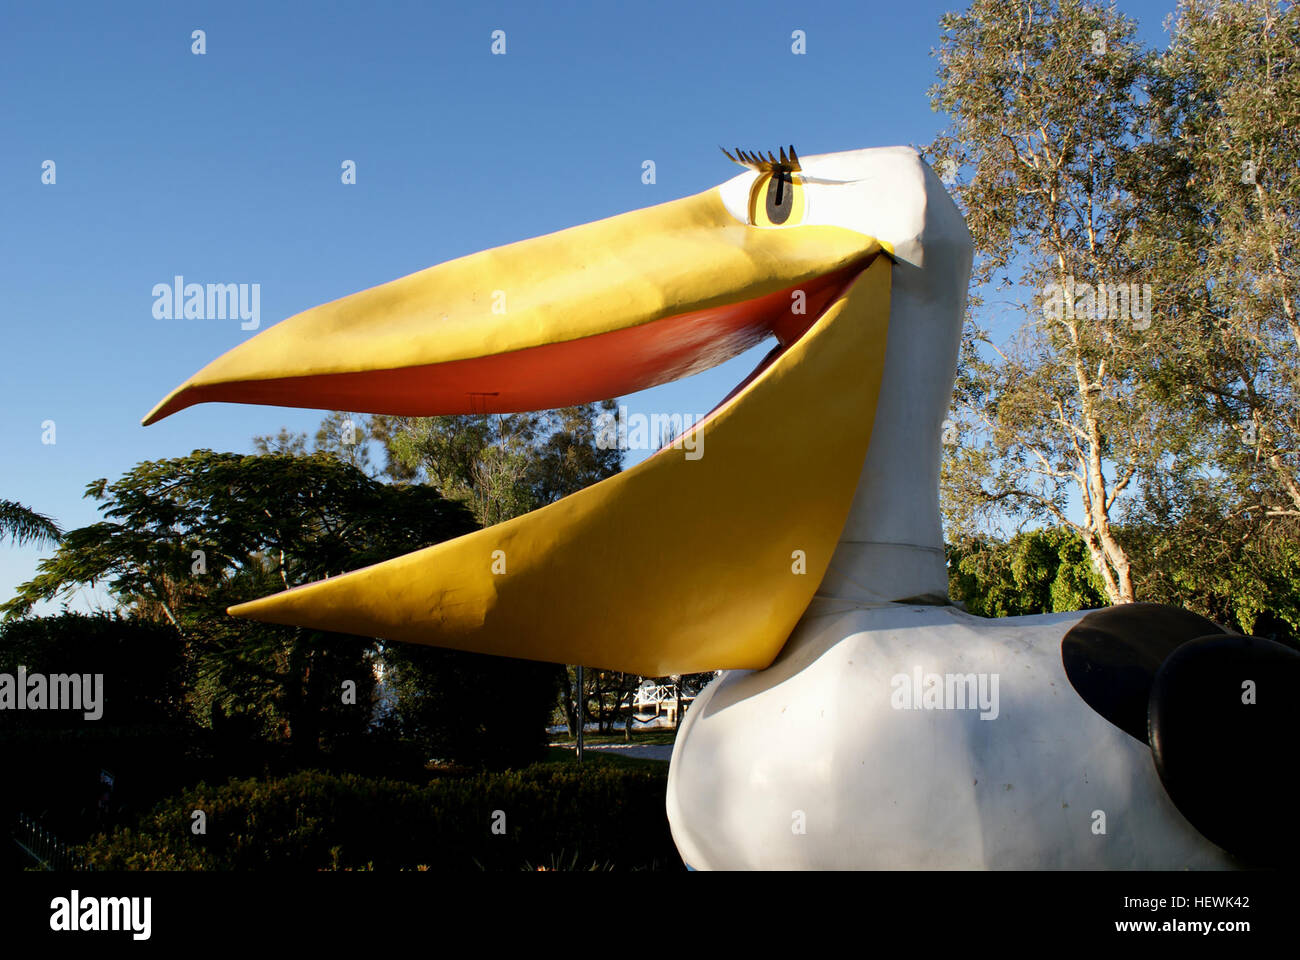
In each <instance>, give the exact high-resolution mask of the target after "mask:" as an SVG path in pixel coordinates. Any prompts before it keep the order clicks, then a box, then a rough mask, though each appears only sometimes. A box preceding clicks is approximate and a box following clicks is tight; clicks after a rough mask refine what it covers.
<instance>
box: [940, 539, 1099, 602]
mask: <svg viewBox="0 0 1300 960" xmlns="http://www.w3.org/2000/svg"><path fill="white" fill-rule="evenodd" d="M948 568H949V573H948V583H949V588H948V589H949V593H950V595H951V596H952V598H953V599H954V600H957V601H959V602H961V603H963V604H964V605H965V606H966V608H967V609H968V610H969V611H970V612H971V613H973V614H976V615H977V616H981V617H1018V616H1025V615H1028V614H1035V613H1063V612H1066V611H1070V610H1086V609H1090V608H1093V607H1101V606H1105V605H1106V595H1105V590H1104V587H1103V585H1102V581H1101V578H1100V577H1099V576H1098V575H1097V572H1096V570H1095V569H1094V567H1093V565H1092V560H1091V558H1090V556H1089V554H1088V549H1087V547H1086V546H1085V545H1084V542H1083V540H1082V538H1080V537H1079V535H1078V534H1076V533H1075V532H1074V531H1073V530H1069V529H1067V528H1050V529H1046V530H1032V531H1028V532H1025V533H1018V534H1016V535H1015V536H1014V537H1012V538H1011V539H1010V540H1009V541H1007V542H1005V543H1004V542H1001V541H997V540H992V539H979V540H973V541H969V542H967V543H965V544H963V545H961V546H955V547H949V548H948Z"/></svg>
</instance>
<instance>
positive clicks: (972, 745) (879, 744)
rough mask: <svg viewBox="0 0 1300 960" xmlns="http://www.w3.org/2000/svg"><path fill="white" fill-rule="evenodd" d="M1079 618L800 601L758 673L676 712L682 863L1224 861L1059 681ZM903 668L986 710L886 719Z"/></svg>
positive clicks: (1106, 725)
mask: <svg viewBox="0 0 1300 960" xmlns="http://www.w3.org/2000/svg"><path fill="white" fill-rule="evenodd" d="M1080 617H1081V614H1077V613H1066V614H1049V615H1045V616H1036V617H1015V618H1008V619H1004V620H988V619H984V618H981V617H973V616H970V615H968V614H965V613H963V612H961V611H960V610H958V609H957V608H955V607H951V606H915V605H907V604H880V605H862V606H854V605H851V604H847V603H844V602H839V601H831V600H824V599H818V600H816V601H814V603H813V606H812V607H811V608H810V609H809V612H808V614H807V615H806V616H805V617H804V619H803V621H802V622H801V623H800V625H799V627H798V629H797V630H796V631H795V633H794V635H793V636H792V637H791V638H790V642H789V643H788V644H787V646H786V648H785V649H784V650H783V651H782V653H781V656H780V657H779V658H778V659H777V661H776V662H775V663H773V664H772V665H771V666H770V667H768V668H767V669H765V670H760V671H743V670H733V671H729V672H727V673H724V674H723V675H722V676H720V677H719V678H718V679H717V680H715V681H714V682H713V683H711V684H709V686H708V687H707V688H706V689H705V690H704V691H703V692H702V693H701V694H700V696H699V698H698V699H697V700H696V701H695V702H694V703H693V704H692V705H691V708H690V710H689V711H688V712H687V713H686V715H685V718H684V720H683V724H682V729H681V731H680V732H679V734H678V737H677V745H676V747H675V749H674V750H673V758H672V766H671V768H670V771H669V777H668V800H667V803H668V818H669V822H670V824H671V826H672V831H673V839H674V840H675V841H676V843H677V847H678V849H679V850H680V851H681V854H682V858H683V859H684V860H685V862H686V863H687V864H688V865H689V866H691V867H693V868H695V869H808V868H816V869H911V870H930V869H958V870H977V869H1054V868H1067V869H1068V868H1074V869H1094V868H1106V869H1124V868H1130V869H1132V868H1140V869H1223V868H1228V867H1231V866H1232V865H1233V864H1232V862H1231V860H1230V858H1229V857H1228V855H1227V854H1225V853H1224V852H1223V851H1222V850H1220V849H1219V848H1218V847H1217V846H1215V845H1214V844H1213V843H1211V842H1209V841H1208V840H1206V839H1205V838H1204V837H1202V836H1201V834H1200V833H1198V832H1197V830H1196V829H1195V828H1194V827H1193V826H1192V825H1191V824H1189V823H1188V822H1187V821H1186V819H1184V818H1183V816H1182V815H1181V814H1180V813H1179V812H1178V810H1177V809H1176V808H1175V807H1174V805H1173V803H1172V802H1171V801H1170V800H1169V798H1168V796H1167V794H1166V793H1165V790H1164V787H1163V786H1162V785H1161V782H1160V779H1159V777H1158V775H1157V773H1156V769H1155V765H1154V763H1153V762H1152V757H1151V750H1150V748H1149V747H1147V746H1146V745H1145V744H1143V743H1139V742H1138V741H1137V740H1135V739H1134V738H1133V737H1130V736H1129V735H1128V734H1126V733H1125V732H1124V731H1122V730H1121V729H1120V728H1119V727H1117V726H1115V725H1114V724H1112V723H1110V722H1109V721H1107V720H1105V719H1104V718H1103V717H1102V716H1101V715H1099V714H1098V713H1096V712H1095V711H1094V710H1093V709H1092V708H1091V707H1089V706H1088V705H1087V704H1086V703H1085V702H1084V701H1083V699H1082V698H1081V697H1080V696H1079V695H1078V694H1077V693H1076V692H1075V691H1074V689H1073V688H1072V687H1071V686H1070V682H1069V680H1067V679H1066V675H1065V670H1064V668H1063V667H1062V663H1061V637H1062V636H1063V635H1064V634H1065V632H1066V631H1067V630H1069V629H1070V627H1071V626H1073V625H1074V623H1075V622H1077V621H1078V620H1079V619H1080ZM918 669H919V670H920V671H921V673H922V675H927V674H936V675H939V676H944V675H961V676H963V677H964V676H966V675H970V674H974V675H976V677H977V678H979V677H980V676H981V675H983V677H985V678H991V677H994V676H996V677H997V678H998V681H997V686H996V688H994V687H992V686H991V684H989V683H988V682H987V681H986V682H985V684H984V689H985V690H992V689H996V691H997V697H996V701H995V702H996V716H992V711H991V710H981V709H979V706H980V705H979V703H978V702H976V703H974V704H967V705H966V708H965V709H924V708H915V707H914V708H913V709H897V708H895V706H894V702H897V701H898V700H899V699H900V696H899V691H900V689H901V688H902V687H904V686H905V685H904V684H903V683H901V681H899V680H898V679H897V678H898V677H899V676H900V675H903V676H906V677H907V678H908V680H909V682H910V681H911V680H912V678H913V677H914V676H915V671H916V670H918ZM977 683H978V680H977ZM971 699H973V700H976V699H977V698H975V697H972V698H971ZM945 705H946V706H948V707H951V706H952V703H951V702H949V703H947V704H945ZM981 714H988V715H989V719H982V718H981ZM1099 813H1100V814H1101V815H1104V821H1103V820H1102V818H1101V816H1100V815H1099ZM1103 826H1104V830H1105V832H1104V833H1102V832H1101V829H1102V827H1103Z"/></svg>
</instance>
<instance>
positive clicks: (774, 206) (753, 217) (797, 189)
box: [749, 169, 804, 227]
mask: <svg viewBox="0 0 1300 960" xmlns="http://www.w3.org/2000/svg"><path fill="white" fill-rule="evenodd" d="M803 191H804V185H803V180H802V178H801V177H800V176H799V174H797V173H794V172H793V171H790V170H781V169H777V170H773V171H771V172H770V173H765V174H763V175H762V176H760V177H759V178H758V179H757V180H756V181H755V182H754V187H753V189H752V191H751V192H750V197H749V221H750V223H752V224H753V225H754V226H756V227H793V226H794V225H796V224H797V223H799V221H800V220H802V219H803V208H804V198H803Z"/></svg>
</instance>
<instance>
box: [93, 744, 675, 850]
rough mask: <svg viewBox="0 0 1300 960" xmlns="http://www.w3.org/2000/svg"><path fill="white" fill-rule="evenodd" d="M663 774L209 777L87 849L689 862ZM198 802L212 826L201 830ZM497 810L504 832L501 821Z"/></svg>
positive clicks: (572, 769)
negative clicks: (219, 780)
mask: <svg viewBox="0 0 1300 960" xmlns="http://www.w3.org/2000/svg"><path fill="white" fill-rule="evenodd" d="M647 766H649V765H647ZM666 782H667V772H666V770H665V769H663V768H660V767H659V766H658V765H657V764H656V765H654V769H646V770H639V769H627V768H619V767H603V766H595V765H591V766H583V767H577V766H574V765H571V764H535V765H533V766H531V767H527V768H525V769H523V770H518V771H507V772H504V773H482V774H478V775H475V776H470V777H455V778H452V777H448V778H443V779H438V780H433V781H431V782H429V783H427V784H424V785H418V784H410V783H401V782H398V781H393V780H382V779H368V778H365V777H360V776H356V775H354V774H342V775H333V774H327V773H321V772H319V771H303V772H301V773H297V774H294V775H293V776H290V777H286V778H284V779H276V780H232V781H230V782H229V783H227V784H225V785H224V786H218V787H211V786H208V785H206V784H199V785H198V786H196V787H195V788H193V789H192V790H186V791H184V792H183V793H181V794H180V795H179V796H177V797H173V798H171V799H169V800H166V801H164V802H163V803H161V804H159V805H158V806H157V807H156V808H155V809H154V810H153V812H152V813H150V814H148V815H147V816H145V817H142V818H141V820H140V822H139V824H138V826H137V828H136V829H134V830H131V829H124V828H119V829H116V830H114V831H113V832H112V834H108V835H104V834H101V835H100V836H98V837H95V838H93V839H92V840H91V841H90V842H89V843H88V844H86V846H85V847H84V848H83V851H84V853H85V855H86V857H87V860H88V862H89V864H90V865H91V866H92V868H94V869H99V870H318V869H370V868H373V869H376V870H385V869H388V870H392V869H420V868H427V869H431V870H467V869H468V870H475V869H487V870H518V869H521V868H524V867H525V866H526V865H528V864H550V863H555V862H556V861H557V859H558V860H562V861H564V862H576V863H578V864H580V865H582V866H586V867H590V866H593V865H602V866H604V865H611V866H613V867H614V868H617V869H656V868H657V869H665V868H667V869H680V868H681V859H680V857H679V856H678V855H677V852H676V849H675V848H674V846H673V842H672V837H671V835H670V833H669V830H668V821H667V817H666V815H665V812H664V789H665V786H666ZM195 810H202V811H203V812H204V813H205V814H206V817H207V833H206V835H199V836H196V835H195V834H194V833H193V832H192V831H191V824H192V823H193V822H194V821H193V820H192V814H193V812H194V811H195ZM496 811H501V812H502V813H504V827H505V832H504V833H493V830H492V827H493V824H494V822H497V823H499V822H500V816H499V815H497V814H496V813H495V812H496Z"/></svg>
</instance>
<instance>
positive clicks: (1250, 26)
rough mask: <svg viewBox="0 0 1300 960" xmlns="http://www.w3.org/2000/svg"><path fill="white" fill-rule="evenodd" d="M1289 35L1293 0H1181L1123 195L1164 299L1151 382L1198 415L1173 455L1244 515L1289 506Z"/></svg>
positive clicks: (1292, 497)
mask: <svg viewBox="0 0 1300 960" xmlns="http://www.w3.org/2000/svg"><path fill="white" fill-rule="evenodd" d="M1298 49H1300V8H1297V7H1296V6H1295V5H1294V4H1287V3H1281V2H1277V0H1241V2H1235V0H1230V2H1221V3H1211V2H1207V0H1184V2H1183V3H1181V5H1180V7H1179V11H1178V16H1177V18H1176V20H1174V21H1173V23H1172V37H1171V41H1170V44H1169V47H1168V49H1167V51H1166V52H1165V53H1164V54H1163V55H1162V56H1161V57H1160V58H1159V61H1158V64H1157V65H1158V71H1157V74H1156V79H1155V82H1154V84H1153V87H1152V108H1151V110H1150V111H1149V119H1148V123H1147V128H1146V130H1145V131H1144V133H1145V137H1146V140H1147V146H1146V149H1145V162H1144V164H1143V166H1144V169H1145V170H1146V173H1147V176H1146V177H1145V179H1144V180H1143V181H1142V184H1141V186H1142V187H1143V189H1141V190H1139V191H1138V192H1137V194H1136V197H1137V199H1138V200H1139V201H1140V203H1141V208H1140V209H1141V213H1142V216H1141V218H1140V220H1139V224H1138V228H1137V231H1136V235H1135V239H1136V243H1135V246H1136V248H1137V250H1138V251H1139V252H1140V254H1141V255H1142V256H1143V258H1144V260H1145V263H1146V266H1145V267H1144V269H1145V270H1146V271H1147V273H1148V274H1149V275H1150V276H1152V277H1153V278H1154V280H1155V283H1156V287H1157V289H1158V290H1159V291H1160V294H1161V298H1162V300H1163V301H1164V302H1165V303H1167V304H1168V308H1167V309H1166V311H1165V317H1164V322H1163V325H1162V330H1163V333H1162V341H1163V343H1162V347H1161V352H1162V353H1163V354H1165V355H1166V356H1168V357H1169V358H1170V360H1171V362H1170V363H1169V364H1168V365H1167V368H1166V371H1165V375H1164V378H1163V383H1164V386H1165V389H1166V393H1167V397H1168V400H1169V402H1170V403H1173V404H1177V405H1179V406H1180V408H1181V411H1182V414H1183V416H1184V417H1186V418H1187V420H1188V422H1189V423H1193V424H1195V430H1194V431H1193V433H1192V436H1193V437H1194V440H1195V442H1194V443H1192V444H1190V445H1189V446H1187V447H1186V448H1185V449H1182V450H1180V451H1178V453H1179V457H1178V458H1177V459H1178V464H1177V469H1178V470H1180V471H1182V472H1183V474H1184V477H1183V482H1184V483H1192V482H1194V483H1198V484H1200V485H1201V486H1202V489H1203V491H1204V490H1206V489H1209V488H1212V487H1215V488H1222V493H1223V497H1222V500H1221V503H1222V506H1221V507H1218V508H1216V509H1215V511H1214V512H1217V513H1222V514H1223V515H1224V516H1225V517H1228V516H1243V515H1244V516H1252V517H1254V519H1255V522H1256V523H1257V524H1263V523H1268V522H1270V521H1272V520H1275V519H1279V518H1283V517H1296V516H1300V316H1298V315H1297V309H1298V307H1297V304H1298V303H1300V259H1298V258H1300V66H1298V65H1297V63H1296V51H1297V50H1298ZM1209 465H1212V467H1211V466H1209ZM1225 481H1226V482H1225ZM1233 524H1234V526H1237V527H1238V528H1240V525H1239V524H1237V523H1236V521H1235V520H1234V521H1233Z"/></svg>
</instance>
